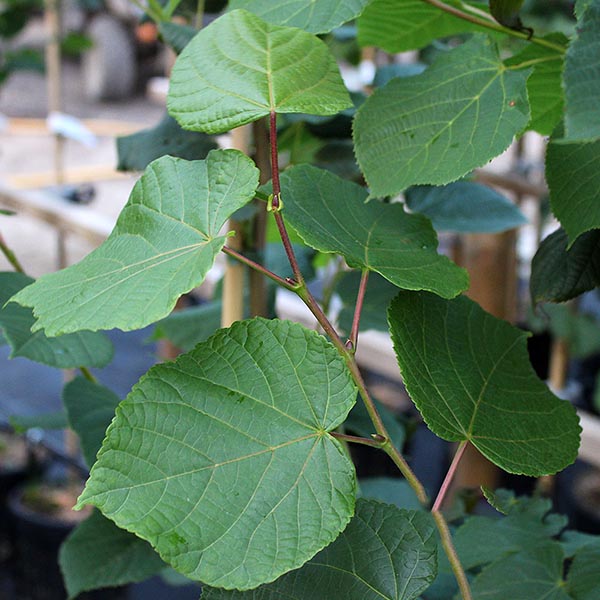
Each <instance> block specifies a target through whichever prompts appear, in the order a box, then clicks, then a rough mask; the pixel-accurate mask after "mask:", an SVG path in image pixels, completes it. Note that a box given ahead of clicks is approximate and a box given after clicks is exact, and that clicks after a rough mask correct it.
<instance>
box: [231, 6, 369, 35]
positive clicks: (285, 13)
mask: <svg viewBox="0 0 600 600" xmlns="http://www.w3.org/2000/svg"><path fill="white" fill-rule="evenodd" d="M369 1H370V0H283V1H281V0H280V1H279V2H273V0H229V7H230V8H231V9H234V8H243V9H245V10H247V11H250V12H251V13H254V14H255V15H258V16H259V17H261V18H262V19H264V20H265V21H268V22H269V23H273V24H275V25H287V26H288V27H298V28H300V29H305V30H306V31H310V33H328V32H329V31H331V30H332V29H335V28H336V27H339V26H340V25H343V24H344V23H346V22H348V21H351V20H352V19H356V17H358V15H360V13H361V12H362V11H363V9H364V8H365V6H366V5H367V4H368V3H369Z"/></svg>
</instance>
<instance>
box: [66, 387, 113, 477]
mask: <svg viewBox="0 0 600 600" xmlns="http://www.w3.org/2000/svg"><path fill="white" fill-rule="evenodd" d="M119 402H120V398H119V397H118V396H117V395H116V394H115V393H114V392H112V391H111V390H109V389H108V388H106V387H104V386H103V385H100V384H98V383H94V382H92V381H88V380H87V379H84V378H83V377H76V378H75V379H73V380H72V381H69V383H67V384H66V385H65V387H64V388H63V404H64V406H65V409H66V411H67V417H68V419H69V424H70V426H71V428H72V429H73V431H75V433H77V435H78V436H79V443H80V444H81V451H82V453H83V458H84V459H85V462H86V464H87V466H88V467H91V466H92V465H93V464H94V462H95V460H96V454H98V450H100V446H101V445H102V440H103V439H104V435H105V433H106V429H107V428H108V426H109V425H110V422H111V421H112V418H113V417H114V416H115V409H116V408H117V405H118V404H119Z"/></svg>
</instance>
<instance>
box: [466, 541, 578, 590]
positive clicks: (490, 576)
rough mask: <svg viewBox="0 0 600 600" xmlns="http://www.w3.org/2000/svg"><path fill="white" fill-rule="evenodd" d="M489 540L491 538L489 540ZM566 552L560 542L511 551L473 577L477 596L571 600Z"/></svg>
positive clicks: (472, 587)
mask: <svg viewBox="0 0 600 600" xmlns="http://www.w3.org/2000/svg"><path fill="white" fill-rule="evenodd" d="M487 542H488V544H489V542H490V540H489V539H488V540H487ZM563 558H564V557H563V552H562V549H561V547H560V544H558V543H557V542H546V543H544V544H540V545H539V546H537V547H536V548H534V549H531V550H526V551H524V552H517V553H516V554H511V555H509V556H507V557H505V558H502V559H500V560H499V561H497V562H495V563H493V564H491V565H490V566H489V567H487V568H486V569H484V570H483V571H482V572H481V573H480V574H479V575H478V576H477V577H476V578H475V580H474V581H473V583H472V585H471V591H472V592H473V597H474V598H485V599H486V600H507V598H510V600H570V598H571V597H570V596H569V595H568V594H567V592H566V591H565V589H564V587H565V586H564V581H563V579H562V575H563Z"/></svg>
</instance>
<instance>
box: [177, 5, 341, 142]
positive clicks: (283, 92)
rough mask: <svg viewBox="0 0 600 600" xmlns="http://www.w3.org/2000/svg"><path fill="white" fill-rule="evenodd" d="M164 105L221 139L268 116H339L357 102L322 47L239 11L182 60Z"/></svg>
mask: <svg viewBox="0 0 600 600" xmlns="http://www.w3.org/2000/svg"><path fill="white" fill-rule="evenodd" d="M167 105H168V108H169V113H170V114H171V115H172V116H174V117H175V118H176V119H177V121H178V122H179V124H180V125H181V126H182V127H184V128H185V129H192V130H194V131H204V132H205V133H222V132H224V131H228V130H229V129H233V128H234V127H239V126H240V125H244V124H246V123H251V122H252V121H256V120H257V119H260V118H261V117H264V116H266V115H268V114H269V113H271V112H275V113H309V114H316V115H334V114H336V113H337V112H339V111H340V110H343V109H345V108H349V107H350V106H352V102H351V101H350V97H349V96H348V92H347V91H346V88H345V86H344V84H343V82H342V78H341V77H340V72H339V69H338V66H337V64H336V62H335V59H334V57H333V55H332V54H331V53H330V51H329V49H328V48H327V46H326V45H325V43H324V42H322V41H321V40H319V39H318V38H316V37H315V36H314V35H312V34H310V33H307V32H306V31H302V30H300V29H296V28H295V27H280V26H278V25H271V24H270V23H266V22H265V21H263V20H262V19H260V18H259V17H257V16H255V15H253V14H251V13H249V12H247V11H245V10H234V11H232V12H230V13H227V14H226V15H224V16H222V17H220V18H219V19H217V20H216V21H214V22H213V23H211V24H210V25H209V26H208V27H206V28H204V29H202V30H201V31H200V33H198V35H196V37H195V38H194V39H193V40H192V41H191V42H190V43H189V44H188V45H187V46H186V47H185V49H184V50H183V52H182V53H181V54H180V55H179V57H178V59H177V61H176V62H175V66H174V67H173V72H172V74H171V87H170V89H169V97H168V101H167Z"/></svg>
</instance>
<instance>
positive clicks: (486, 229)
mask: <svg viewBox="0 0 600 600" xmlns="http://www.w3.org/2000/svg"><path fill="white" fill-rule="evenodd" d="M405 198H406V206H408V208H410V210H411V212H418V213H421V214H423V215H425V216H426V217H428V218H429V219H431V222H432V224H433V226H434V227H435V228H436V230H438V231H458V232H461V233H473V232H480V233H498V232H501V231H507V230H508V229H514V228H515V227H520V226H521V225H524V224H525V223H527V219H526V218H525V217H524V216H523V213H522V212H521V211H520V210H519V208H518V207H517V206H516V205H515V204H514V203H513V202H511V201H510V200H508V199H506V198H505V197H504V196H502V195H501V194H499V193H498V192H496V191H495V190H493V189H491V188H489V187H487V186H485V185H482V184H480V183H473V182H470V181H457V182H455V183H450V184H448V185H445V186H443V187H433V186H415V187H411V188H409V189H408V190H406V193H405Z"/></svg>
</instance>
